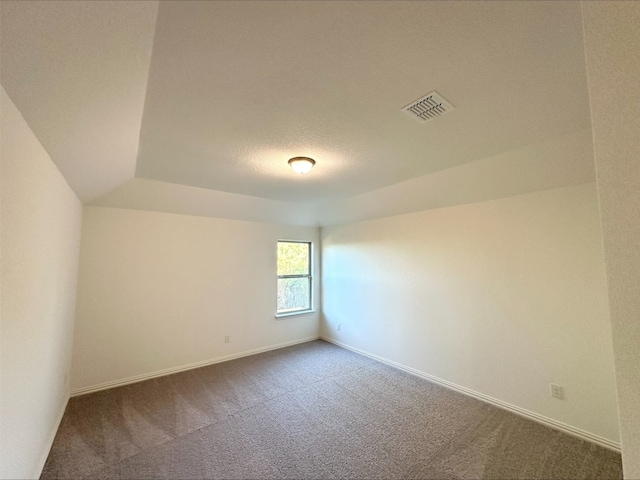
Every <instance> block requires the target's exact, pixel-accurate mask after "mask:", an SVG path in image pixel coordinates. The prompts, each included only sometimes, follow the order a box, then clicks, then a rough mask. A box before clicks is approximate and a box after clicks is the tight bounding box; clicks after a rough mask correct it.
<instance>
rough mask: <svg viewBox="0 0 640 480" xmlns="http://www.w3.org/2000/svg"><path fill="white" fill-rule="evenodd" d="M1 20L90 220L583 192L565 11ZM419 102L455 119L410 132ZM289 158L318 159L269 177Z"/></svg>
mask: <svg viewBox="0 0 640 480" xmlns="http://www.w3.org/2000/svg"><path fill="white" fill-rule="evenodd" d="M1 9H2V38H1V40H2V76H1V78H0V81H1V83H2V85H3V86H4V88H5V90H6V91H7V93H8V95H9V96H10V97H11V98H12V100H13V101H14V103H15V104H16V105H17V106H18V108H19V109H20V111H21V112H22V114H23V116H24V117H25V119H26V120H27V122H28V123H29V125H30V126H31V128H32V129H33V130H34V132H35V134H36V136H37V137H38V138H39V139H40V141H41V142H42V144H43V146H44V147H45V149H46V150H47V151H48V152H49V154H50V155H51V157H52V159H53V160H54V162H56V164H57V165H58V167H59V168H60V170H61V172H62V173H63V174H64V175H65V177H66V178H67V180H68V181H69V183H70V185H71V186H72V188H74V190H75V191H76V192H77V193H78V195H79V196H80V197H81V199H83V200H84V201H91V200H94V199H96V198H97V197H99V196H101V195H103V194H104V193H105V192H107V191H110V192H109V193H107V194H106V195H103V196H102V197H101V198H98V199H97V200H94V201H93V202H92V203H93V204H96V205H101V204H103V205H117V206H121V207H128V208H144V209H151V210H154V209H157V210H162V211H176V212H179V213H193V214H204V215H210V216H223V217H225V216H228V217H238V218H240V217H243V215H242V214H241V213H238V212H236V211H235V210H238V208H240V210H242V208H245V207H238V208H235V207H234V208H235V209H231V210H229V211H228V212H227V213H226V214H225V213H224V212H222V211H223V210H224V208H225V207H224V205H225V204H229V202H235V203H236V204H237V205H246V208H245V210H244V211H246V212H248V211H249V210H254V211H255V210H256V209H255V208H254V207H255V205H254V204H255V202H260V201H262V204H263V205H267V203H265V202H267V200H268V202H272V203H268V207H265V208H266V210H269V211H271V210H270V209H275V210H277V207H278V205H280V203H278V202H283V201H284V202H292V203H294V204H295V207H296V208H293V209H291V208H289V210H288V211H289V212H290V213H291V215H293V217H295V218H299V217H300V215H302V213H300V212H302V210H301V209H300V207H299V205H301V204H308V205H309V208H307V209H306V210H305V211H306V212H308V213H305V215H309V216H310V217H307V218H306V220H304V221H301V220H293V219H289V218H288V217H282V218H281V221H291V222H294V223H309V224H314V223H320V224H325V223H328V222H332V221H333V222H335V221H340V220H339V218H338V217H340V218H343V217H344V216H343V217H341V216H340V215H337V216H336V215H333V214H331V212H335V211H339V210H340V208H341V207H340V206H341V205H346V204H347V203H348V202H350V203H349V204H350V205H354V204H358V203H359V201H358V200H357V198H359V197H361V198H368V199H370V200H372V201H373V200H374V197H375V193H372V192H373V191H376V192H378V191H379V192H383V191H384V189H385V188H387V189H388V188H391V187H390V186H392V185H398V186H402V185H404V184H405V183H404V182H407V181H409V180H411V179H417V178H419V177H420V178H423V180H420V181H419V182H418V183H420V182H422V183H420V184H421V185H424V186H425V187H428V188H429V189H430V192H431V193H430V194H429V195H428V196H429V198H431V200H429V201H428V202H418V204H420V205H426V207H425V208H432V207H429V205H431V206H433V205H436V206H442V205H443V204H455V203H460V202H461V201H474V199H475V200H478V199H480V198H484V197H483V196H482V195H480V194H479V193H478V195H479V196H478V195H476V196H474V194H472V193H473V192H480V190H482V191H486V192H491V191H492V190H495V193H491V194H490V195H489V196H491V195H495V194H497V193H499V192H504V193H505V194H517V193H524V192H525V191H530V190H531V188H533V185H534V184H535V188H538V189H544V188H554V187H557V186H562V185H569V184H575V183H580V182H584V181H591V180H593V157H592V155H593V154H592V151H591V149H590V148H589V149H585V148H584V142H576V141H575V140H572V139H575V138H583V137H584V138H587V139H588V144H589V145H590V132H589V129H590V116H589V99H588V93H587V85H586V73H585V65H584V52H583V43H582V24H581V12H580V4H579V3H578V2H397V1H389V2H384V1H382V2H360V1H355V2H349V1H343V2H319V1H311V2H289V1H284V2H275V1H269V2H263V1H257V2H253V1H247V2H182V1H178V2H161V3H160V5H159V7H158V4H157V2H2V3H1ZM156 15H157V18H156ZM432 90H436V91H438V92H439V93H440V94H441V95H442V96H444V97H445V98H446V99H447V100H448V101H449V102H451V103H452V104H453V105H454V106H455V107H456V109H455V110H454V111H453V112H451V113H448V114H447V115H445V116H443V117H441V118H438V119H436V120H434V121H431V122H428V123H425V124H421V123H418V122H416V121H414V120H412V119H411V118H409V117H408V116H406V115H405V114H403V113H402V111H401V108H402V107H404V106H405V105H406V104H408V103H410V102H411V101H413V100H415V99H417V98H419V97H421V96H422V95H424V94H426V93H428V92H430V91H432ZM585 132H588V133H585ZM552 144H553V145H554V149H549V148H547V150H544V148H543V147H540V148H538V146H544V145H552ZM551 150H553V151H555V152H557V154H556V155H555V156H552V157H549V155H548V154H546V153H541V152H544V151H551ZM509 152H519V153H517V154H514V155H515V157H514V160H513V162H511V161H510V160H509V158H511V157H509V155H508V153H509ZM523 152H524V153H523ZM300 155H305V156H311V157H313V158H315V159H316V161H317V165H316V167H315V168H314V169H313V170H312V172H311V173H309V174H308V175H305V176H299V175H297V174H294V173H293V172H292V171H291V170H290V168H289V167H288V165H287V163H286V162H287V160H288V159H289V158H290V157H293V156H300ZM499 155H503V156H504V155H507V156H506V157H504V158H506V160H505V159H503V160H502V163H500V162H496V161H493V162H490V161H489V162H487V161H486V159H488V158H495V157H496V156H499ZM518 155H520V157H518ZM522 155H524V156H525V157H526V158H525V157H522ZM516 157H517V158H516ZM501 158H503V157H501ZM523 158H524V159H523ZM518 159H519V160H518ZM518 162H521V163H522V165H527V168H522V169H520V170H519V169H514V168H512V165H519V163H518ZM555 162H560V163H559V164H556V163H555ZM500 165H501V166H500ZM550 166H554V167H557V168H549V167H550ZM509 167H511V168H509ZM478 169H481V170H482V171H483V172H484V173H483V174H482V175H471V176H470V175H469V172H472V171H478ZM134 170H135V177H137V178H136V179H135V180H133V177H134ZM444 170H447V171H448V172H449V173H448V174H447V175H449V177H447V176H446V175H445V177H446V178H449V180H448V181H450V182H453V183H452V185H453V184H456V185H457V187H456V189H455V191H456V192H460V195H459V196H457V197H456V198H450V197H451V195H450V193H446V194H445V193H444V192H447V189H446V186H445V187H443V188H442V189H440V190H441V191H442V192H443V195H444V197H443V198H441V199H439V200H438V199H435V200H434V197H433V188H432V186H433V180H424V178H427V177H431V178H432V179H435V178H445V177H442V176H433V175H434V174H435V172H440V171H444ZM532 170H535V172H536V173H535V174H532ZM455 172H460V173H459V177H456V178H458V179H463V178H464V179H466V180H464V182H463V184H464V185H466V187H465V186H464V185H463V184H461V183H460V181H457V180H455V179H454V178H453V177H451V175H453V174H454V173H455ZM463 172H466V173H463ZM519 172H521V174H520V173H519ZM558 172H562V173H561V174H560V173H558ZM503 174H504V175H503ZM455 175H458V174H457V173H456V174H455ZM501 175H502V177H501ZM532 175H533V178H535V181H533V182H532V181H531V180H530V179H531V178H532ZM479 177H482V178H483V180H482V182H484V183H482V182H481V183H482V185H483V186H482V187H478V186H477V185H474V181H475V179H476V178H479ZM492 178H495V183H492V182H493V180H492ZM505 178H507V179H508V184H509V185H510V187H508V188H507V187H504V186H501V185H505V184H506V183H505V180H504V179H505ZM149 181H154V182H149ZM127 182H128V183H127ZM456 182H457V183H456ZM436 183H437V182H436ZM120 185H122V187H120V188H115V187H118V186H120ZM478 185H480V183H478ZM193 187H198V188H193ZM494 187H495V188H494ZM114 188H115V190H113V189H114ZM397 188H401V187H397ZM397 188H396V190H397ZM203 189H204V190H203ZM436 190H437V191H440V190H438V189H436ZM206 191H214V192H212V193H211V194H207V193H206ZM152 192H153V193H152ZM177 192H181V193H180V194H177ZM215 192H217V193H215ZM223 193H229V194H233V195H235V196H231V197H224V195H223ZM398 194H400V195H401V194H402V193H401V191H398ZM380 195H382V196H381V197H380V198H381V199H382V198H384V194H383V193H381V194H380ZM241 196H249V197H261V198H262V200H261V199H260V198H257V199H256V198H254V199H247V200H246V201H240V200H239V199H240V198H241ZM484 196H485V197H486V194H485V195H484ZM187 197H188V198H190V200H189V201H187V202H185V201H184V198H187ZM223 197H224V200H223ZM161 198H162V199H161ZM172 199H173V200H172ZM180 199H183V200H182V203H180V202H181V200H180ZM265 199H266V200H265ZM273 202H275V203H273ZM340 202H343V203H342V204H341V203H340ZM345 202H347V203H345ZM202 203H205V204H206V205H207V206H204V207H203V206H202ZM401 203H402V202H401ZM178 204H180V205H178ZM412 204H413V205H415V204H416V203H415V202H413V203H412ZM141 205H144V206H141ZM189 205H192V206H189ZM252 205H253V206H252ZM325 207H326V208H325ZM398 208H399V210H398V211H401V210H403V209H402V208H400V207H398ZM403 208H404V210H406V208H407V207H406V206H405V207H403ZM323 209H324V210H323ZM184 210H186V211H184ZM257 210H258V211H262V210H264V209H257ZM266 210H265V211H266ZM285 210H286V209H285ZM368 210H370V208H368ZM382 210H385V212H386V211H388V208H387V209H384V208H383V209H382ZM221 212H222V213H221ZM292 212H293V213H292ZM309 212H310V213H309ZM265 215H266V214H265ZM371 215H372V214H371V212H369V213H368V214H367V215H365V216H371ZM244 216H245V217H247V215H244ZM253 216H255V214H252V215H249V217H251V218H247V219H254V218H253ZM357 218H358V215H351V217H349V220H352V219H357ZM345 219H346V217H344V218H343V220H345ZM263 220H264V221H274V220H273V219H272V218H271V216H270V215H266V216H265V217H264V219H263Z"/></svg>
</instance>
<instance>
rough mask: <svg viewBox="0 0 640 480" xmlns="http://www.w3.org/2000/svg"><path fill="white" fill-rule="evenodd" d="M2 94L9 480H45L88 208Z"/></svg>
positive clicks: (4, 452)
mask: <svg viewBox="0 0 640 480" xmlns="http://www.w3.org/2000/svg"><path fill="white" fill-rule="evenodd" d="M0 90H1V92H0V95H1V98H0V107H1V110H2V125H1V128H2V139H1V142H0V143H1V147H0V158H1V159H2V160H1V161H2V167H1V172H2V175H1V178H2V181H1V187H0V188H1V195H0V200H1V201H0V204H1V208H0V214H1V219H2V222H1V232H2V235H1V237H2V240H1V261H0V270H1V276H0V278H1V288H0V291H1V294H0V304H1V306H0V309H1V311H2V321H1V323H0V332H1V334H0V337H1V341H0V343H1V347H2V348H1V362H0V363H1V365H2V368H1V370H0V385H1V387H2V389H1V391H0V398H1V402H0V424H2V436H1V437H0V452H1V453H0V455H1V458H0V477H1V478H12V479H15V478H37V477H38V476H39V475H40V471H41V469H42V466H43V465H44V461H45V459H46V456H47V454H48V453H49V447H50V446H51V443H52V441H53V436H54V435H55V431H56V429H57V427H58V423H59V421H60V418H61V416H62V413H63V409H64V407H65V405H66V403H67V398H68V392H69V387H68V372H69V367H70V359H71V340H72V336H73V317H74V308H75V296H76V279H77V267H78V252H79V247H80V223H81V220H82V205H81V204H80V201H79V200H78V198H77V197H76V195H75V194H74V193H73V191H72V190H71V189H70V188H69V186H68V185H67V182H66V181H65V180H64V178H63V177H62V175H61V174H60V172H59V171H58V169H57V168H56V166H55V165H54V164H53V162H52V161H51V159H50V158H49V155H48V154H47V153H46V152H45V150H44V149H43V148H42V146H41V145H40V143H39V142H38V140H37V139H36V137H35V135H34V134H33V132H32V131H31V129H30V128H29V126H28V125H27V123H26V122H25V121H24V119H23V118H22V116H21V114H20V112H19V111H18V110H17V108H16V107H15V105H14V104H13V103H12V101H11V100H10V99H9V97H8V96H7V94H6V93H5V91H4V89H0Z"/></svg>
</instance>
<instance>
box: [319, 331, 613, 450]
mask: <svg viewBox="0 0 640 480" xmlns="http://www.w3.org/2000/svg"><path fill="white" fill-rule="evenodd" d="M320 338H321V339H322V340H325V341H327V342H330V343H333V344H335V345H338V346H339V347H342V348H346V349H347V350H351V351H353V352H356V353H359V354H360V355H364V356H365V357H369V358H372V359H374V360H377V361H379V362H382V363H385V364H387V365H390V366H392V367H395V368H397V369H399V370H403V371H405V372H407V373H410V374H412V375H416V376H418V377H421V378H424V379H425V380H428V381H430V382H433V383H436V384H438V385H442V386H443V387H446V388H448V389H450V390H455V391H456V392H460V393H462V394H464V395H468V396H470V397H473V398H476V399H478V400H481V401H483V402H485V403H489V404H491V405H494V406H496V407H498V408H501V409H503V410H507V411H509V412H512V413H515V414H516V415H520V416H521V417H525V418H528V419H529V420H533V421H534V422H537V423H541V424H543V425H546V426H548V427H551V428H553V429H555V430H559V431H561V432H564V433H567V434H569V435H572V436H574V437H578V438H580V439H582V440H586V441H588V442H591V443H595V444H597V445H600V446H601V447H604V448H608V449H609V450H613V451H615V452H618V453H620V451H621V449H620V443H618V442H614V441H613V440H609V439H608V438H604V437H601V436H599V435H595V434H593V433H590V432H587V431H585V430H581V429H579V428H576V427H572V426H571V425H567V424H566V423H562V422H559V421H557V420H554V419H552V418H549V417H545V416H544V415H540V414H538V413H535V412H532V411H530V410H526V409H524V408H521V407H518V406H516V405H512V404H510V403H507V402H503V401H502V400H498V399H497V398H493V397H490V396H488V395H485V394H483V393H479V392H476V391H474V390H471V389H469V388H466V387H462V386H460V385H456V384H455V383H452V382H448V381H447V380H443V379H441V378H438V377H434V376H433V375H429V374H428V373H424V372H421V371H420V370H416V369H415V368H411V367H407V366H406V365H402V364H401V363H397V362H394V361H392V360H388V359H386V358H384V357H380V356H378V355H375V354H373V353H369V352H365V351H364V350H360V349H359V348H356V347H352V346H351V345H347V344H345V343H342V342H340V341H338V340H335V339H333V338H330V337H327V336H324V335H322V336H320Z"/></svg>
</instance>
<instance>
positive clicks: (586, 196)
mask: <svg viewBox="0 0 640 480" xmlns="http://www.w3.org/2000/svg"><path fill="white" fill-rule="evenodd" d="M321 236H322V272H323V281H322V292H323V293H322V294H323V317H324V321H323V334H324V335H326V336H329V337H330V338H333V339H335V340H338V341H340V342H343V343H344V344H346V345H349V346H352V347H355V348H358V349H361V350H363V351H365V352H368V353H372V354H375V355H378V356H381V357H383V358H385V359H388V360H391V361H394V362H397V363H400V364H402V365H405V366H408V367H411V368H413V369H416V370H418V371H420V372H423V373H426V374H429V375H432V376H435V377H438V378H440V379H443V380H446V381H449V382H452V383H454V384H457V385H459V386H462V387H465V388H468V389H471V390H473V391H476V392H479V393H482V394H484V395H488V396H490V397H493V398H495V399H498V400H501V401H503V402H507V403H510V404H512V405H515V406H517V407H520V408H524V409H526V410H529V411H532V412H535V413H537V414H539V415H543V416H546V417H549V418H551V419H554V420H556V421H560V422H563V423H565V424H568V425H570V426H573V427H575V428H578V429H581V430H584V431H587V432H589V433H591V434H595V435H597V436H600V437H603V438H605V439H608V440H611V441H613V442H615V441H618V438H619V437H618V423H617V421H618V417H617V407H616V391H615V389H616V385H615V378H614V367H613V353H612V342H611V330H610V324H609V313H608V303H607V291H606V284H605V276H604V261H603V253H602V239H601V235H600V226H599V217H598V204H597V197H596V189H595V185H594V184H593V183H589V184H584V185H579V186H573V187H565V188H560V189H555V190H548V191H543V192H537V193H530V194H525V195H520V196H515V197H509V198H504V199H499V200H492V201H487V202H482V203H474V204H469V205H462V206H456V207H447V208H441V209H436V210H427V211H423V212H419V213H411V214H406V215H400V216H395V217H389V218H384V219H378V220H370V221H365V222H360V223H354V224H349V225H346V226H338V227H330V228H323V229H322V235H321ZM338 324H340V325H341V331H338V330H337V326H338ZM551 382H554V383H557V384H560V385H562V386H564V387H565V394H566V399H565V400H557V399H554V398H551V397H550V394H549V384H550V383H551Z"/></svg>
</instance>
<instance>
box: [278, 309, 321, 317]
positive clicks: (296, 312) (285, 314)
mask: <svg viewBox="0 0 640 480" xmlns="http://www.w3.org/2000/svg"><path fill="white" fill-rule="evenodd" d="M308 313H316V311H315V310H297V311H295V312H287V313H276V318H284V317H295V316H296V315H306V314H308Z"/></svg>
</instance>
